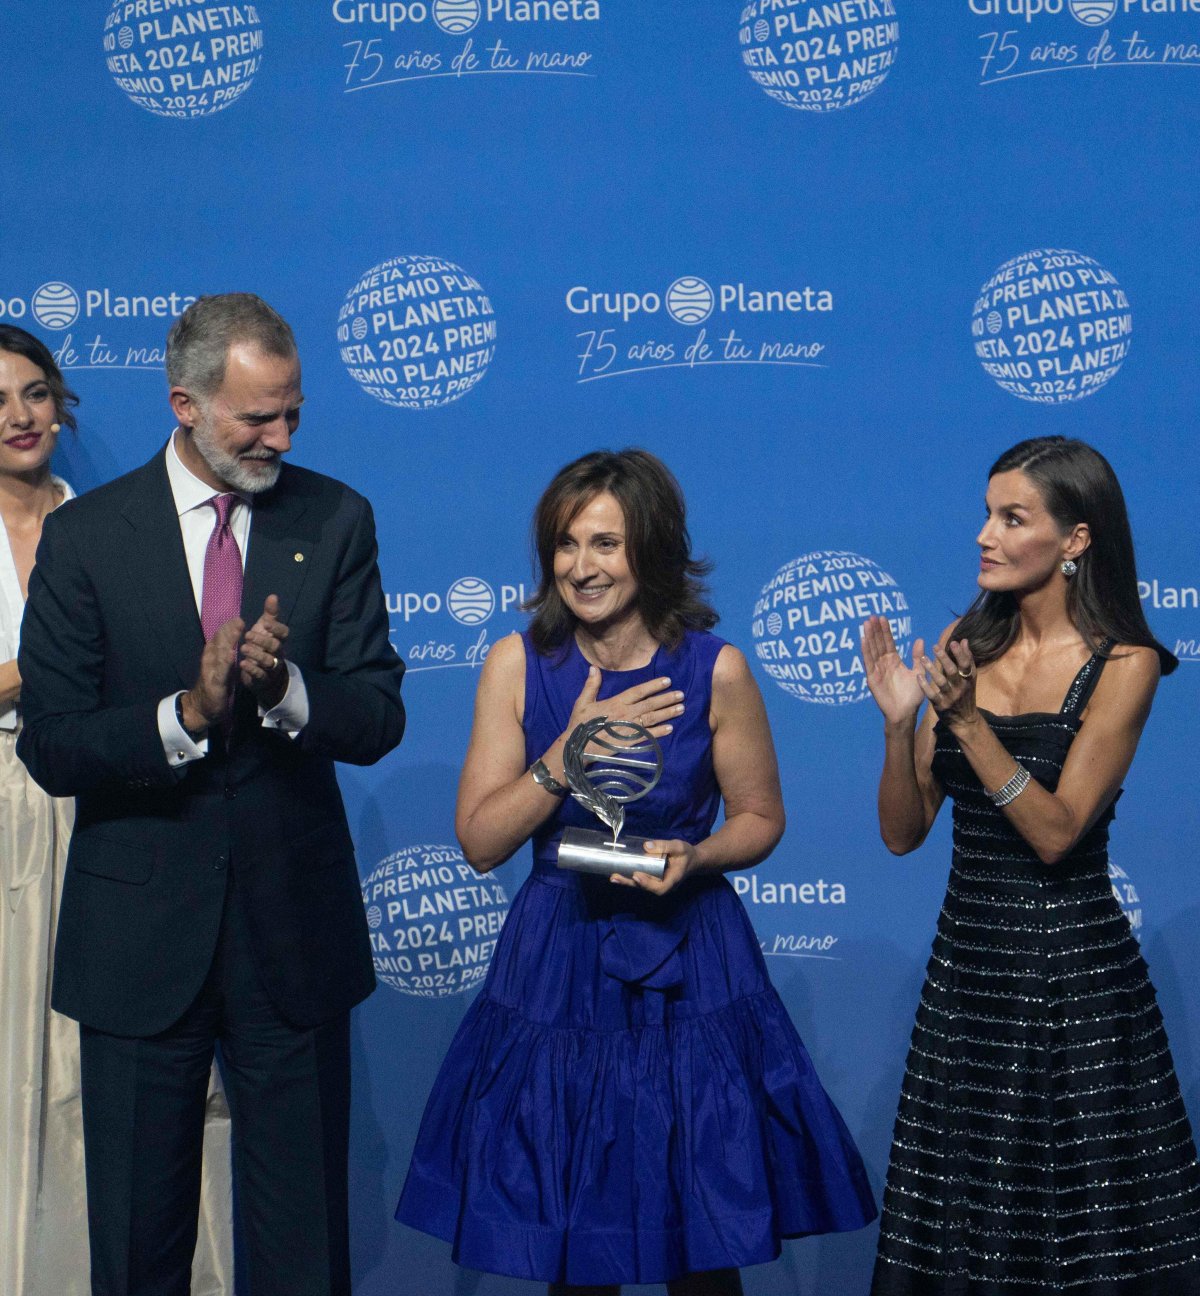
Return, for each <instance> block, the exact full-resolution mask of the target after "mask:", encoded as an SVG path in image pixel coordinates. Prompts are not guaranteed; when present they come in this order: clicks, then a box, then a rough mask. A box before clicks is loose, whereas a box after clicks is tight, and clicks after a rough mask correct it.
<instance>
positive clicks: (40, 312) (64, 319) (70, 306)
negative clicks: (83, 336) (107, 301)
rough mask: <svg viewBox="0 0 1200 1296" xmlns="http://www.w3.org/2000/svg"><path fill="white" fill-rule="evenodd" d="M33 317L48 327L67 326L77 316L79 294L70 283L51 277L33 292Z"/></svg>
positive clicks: (62, 327) (59, 327)
mask: <svg viewBox="0 0 1200 1296" xmlns="http://www.w3.org/2000/svg"><path fill="white" fill-rule="evenodd" d="M32 305H33V317H34V319H36V320H37V322H38V323H39V324H44V325H45V326H46V328H49V329H65V328H69V327H70V326H71V325H72V324H74V323H75V321H76V320H77V319H78V318H79V306H80V301H79V294H78V293H77V292H76V291H75V289H74V288H72V287H71V285H70V284H65V283H61V282H60V281H59V280H57V279H52V280H51V281H50V282H49V283H44V284H42V286H41V287H40V288H39V289H38V290H37V292H35V293H34V294H33V302H32Z"/></svg>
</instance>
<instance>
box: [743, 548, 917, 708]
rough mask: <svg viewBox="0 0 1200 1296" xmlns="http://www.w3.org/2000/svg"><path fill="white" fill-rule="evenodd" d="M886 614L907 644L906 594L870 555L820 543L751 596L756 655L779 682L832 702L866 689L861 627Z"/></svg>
mask: <svg viewBox="0 0 1200 1296" xmlns="http://www.w3.org/2000/svg"><path fill="white" fill-rule="evenodd" d="M872 616H882V617H886V618H887V620H888V623H889V624H890V626H891V628H892V636H893V638H894V639H895V641H896V647H897V649H898V650H899V652H900V655H901V656H902V657H904V658H905V659H906V660H907V659H908V655H909V651H910V649H911V645H912V616H911V615H910V612H909V606H908V600H907V599H906V598H905V597H904V594H903V592H902V591H901V590H900V588H899V587H898V586H897V584H896V582H895V581H894V580H893V579H892V577H891V576H890V575H888V573H887V572H886V571H884V570H883V569H882V568H881V567H880V566H879V565H878V564H877V563H875V562H873V561H872V560H871V559H870V558H864V557H863V556H862V555H861V554H856V553H850V552H848V551H846V550H834V549H819V550H816V551H815V552H813V553H807V554H803V555H802V556H801V557H799V558H794V559H793V560H792V561H791V562H788V563H784V565H783V566H782V567H780V568H779V570H778V571H777V572H776V573H775V575H774V576H772V577H771V579H770V580H769V581H768V582H767V583H766V584H765V585H764V586H763V588H762V591H761V592H760V594H759V596H758V599H757V601H756V602H755V604H754V618H753V621H752V622H751V626H750V633H751V635H752V637H753V639H754V655H755V656H756V657H757V658H758V663H759V665H760V666H761V667H762V669H763V671H764V672H765V673H766V674H767V675H768V676H769V677H770V678H771V679H772V680H774V681H775V683H776V684H778V685H779V687H780V688H781V689H783V691H784V692H785V693H787V694H789V695H790V696H792V697H794V698H799V699H800V700H801V701H803V702H816V703H819V704H824V705H827V706H837V705H839V704H843V703H847V702H861V701H862V700H863V699H864V698H865V697H867V696H868V689H867V675H866V668H865V667H864V665H863V659H862V643H861V630H862V625H863V622H864V621H866V620H867V618H868V617H872Z"/></svg>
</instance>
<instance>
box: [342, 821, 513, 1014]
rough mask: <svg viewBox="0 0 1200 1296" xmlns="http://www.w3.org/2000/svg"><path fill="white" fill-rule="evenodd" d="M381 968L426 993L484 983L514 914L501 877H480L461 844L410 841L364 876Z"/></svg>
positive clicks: (379, 972)
mask: <svg viewBox="0 0 1200 1296" xmlns="http://www.w3.org/2000/svg"><path fill="white" fill-rule="evenodd" d="M362 898H363V905H364V906H365V907H366V912H367V928H368V930H369V931H370V935H371V950H372V957H373V960H374V963H375V975H376V976H377V977H378V978H379V980H380V981H382V982H383V983H384V985H389V986H391V987H392V988H393V989H394V990H400V991H402V992H403V993H404V994H410V995H416V996H417V997H418V998H422V999H444V998H446V997H447V996H449V995H455V994H461V993H462V992H463V991H464V990H470V989H472V988H473V987H475V986H477V985H479V984H480V983H481V982H482V981H483V978H484V977H485V976H486V975H487V970H488V964H489V963H490V962H491V959H492V952H493V950H495V948H496V938H497V937H498V936H499V935H500V929H501V927H502V926H503V925H504V919H505V918H506V917H507V915H508V895H507V893H506V892H505V890H504V888H503V887H502V886H501V885H500V883H499V882H497V881H495V880H494V879H493V878H490V877H481V876H480V875H479V874H478V873H476V872H475V870H474V869H473V868H472V867H471V866H470V865H469V864H468V863H467V862H466V860H464V859H463V854H462V851H460V850H459V849H458V847H457V846H445V845H435V846H406V847H404V848H403V849H402V850H398V851H395V852H393V853H392V854H391V855H388V856H387V857H386V858H385V859H383V860H380V862H379V863H378V864H377V865H376V866H375V868H374V869H372V870H371V873H370V875H369V876H368V877H366V878H364V879H363V882H362Z"/></svg>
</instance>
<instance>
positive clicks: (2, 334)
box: [0, 324, 79, 432]
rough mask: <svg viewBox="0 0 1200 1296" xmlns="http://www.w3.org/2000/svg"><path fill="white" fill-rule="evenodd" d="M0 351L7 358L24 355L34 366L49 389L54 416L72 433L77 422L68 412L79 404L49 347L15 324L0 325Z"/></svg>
mask: <svg viewBox="0 0 1200 1296" xmlns="http://www.w3.org/2000/svg"><path fill="white" fill-rule="evenodd" d="M0 351H7V352H8V353H9V355H19V356H24V357H25V359H26V360H28V361H29V362H30V364H35V365H37V367H38V368H39V369H40V370H41V371H42V373H43V374H44V375H45V378H46V386H47V387H49V388H50V395H51V397H52V398H53V400H54V413H55V417H56V418H57V419H58V421H59V422H60V423H65V424H66V425H67V427H69V428H70V429H71V431H72V432H74V431H75V429H76V427H77V426H78V423H77V421H76V418H75V415H74V414H72V413H71V410H72V407H73V406H75V405H78V404H79V397H78V396H76V395H75V393H74V392H73V391H72V390H71V389H70V387H68V386H67V384H66V382H65V381H64V379H63V376H62V371H61V370H60V369H59V367H58V365H56V364H55V363H54V357H53V356H52V355H51V354H50V348H49V347H48V346H47V345H46V344H45V343H44V342H43V341H42V340H41V339H40V338H36V337H34V336H33V334H32V333H26V332H25V330H24V329H23V328H17V326H16V325H15V324H0Z"/></svg>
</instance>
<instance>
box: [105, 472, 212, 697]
mask: <svg viewBox="0 0 1200 1296" xmlns="http://www.w3.org/2000/svg"><path fill="white" fill-rule="evenodd" d="M122 513H123V516H124V518H125V520H126V522H127V523H128V524H129V526H130V527H131V528H132V535H131V537H130V539H131V543H130V546H129V550H128V559H129V578H130V583H131V585H132V587H133V588H135V589H141V590H143V591H144V597H143V598H142V599H141V600H140V602H141V606H142V609H143V611H144V612H145V614H146V616H147V618H148V619H149V621H150V625H151V628H152V629H153V631H154V633H155V634H156V635H157V637H158V641H159V644H160V645H161V648H162V651H163V654H164V655H165V657H166V658H167V660H168V661H170V662H171V664H172V665H173V666H174V668H175V671H176V673H177V675H178V677H179V683H180V687H181V688H190V687H191V686H192V684H194V683H195V678H196V670H197V667H198V666H199V664H200V654H201V653H202V652H203V651H204V635H203V632H202V631H201V629H200V615H199V613H198V612H197V611H196V596H195V593H194V592H193V590H192V580H191V577H190V576H189V575H188V566H187V558H186V557H185V555H184V552H183V535H182V533H181V532H180V530H179V515H178V513H177V512H176V508H175V499H174V496H173V495H172V494H171V484H170V481H169V480H168V478H167V466H166V460H165V458H164V456H163V455H162V454H158V455H155V457H154V458H153V459H152V460H151V461H150V462H149V463H148V464H146V466H145V467H144V468H142V469H140V470H139V472H138V473H137V474H136V475H135V477H134V480H133V482H132V491H131V493H130V497H129V499H128V501H127V502H126V505H125V507H124V509H123V510H122Z"/></svg>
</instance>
